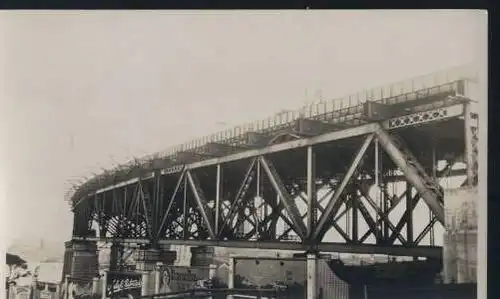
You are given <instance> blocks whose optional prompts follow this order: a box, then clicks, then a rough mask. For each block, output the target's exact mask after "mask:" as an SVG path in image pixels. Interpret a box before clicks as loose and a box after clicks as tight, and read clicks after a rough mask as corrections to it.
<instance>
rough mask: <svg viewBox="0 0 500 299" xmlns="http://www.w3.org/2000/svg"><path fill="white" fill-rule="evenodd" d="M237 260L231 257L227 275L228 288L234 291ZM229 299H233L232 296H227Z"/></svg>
mask: <svg viewBox="0 0 500 299" xmlns="http://www.w3.org/2000/svg"><path fill="white" fill-rule="evenodd" d="M235 266H236V265H235V260H234V257H232V256H230V257H229V265H228V273H227V276H228V277H227V288H228V289H234V276H235V273H234V272H235ZM227 298H228V299H233V296H232V295H229V296H227Z"/></svg>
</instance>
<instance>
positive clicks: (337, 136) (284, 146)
mask: <svg viewBox="0 0 500 299" xmlns="http://www.w3.org/2000/svg"><path fill="white" fill-rule="evenodd" d="M377 128H378V124H376V123H373V124H367V125H362V126H359V127H355V128H350V129H345V130H342V131H336V132H330V133H326V134H323V135H320V136H315V137H311V138H307V139H305V138H304V139H298V140H293V141H288V142H284V143H280V144H276V145H271V146H268V147H265V148H261V149H254V150H249V151H245V152H242V153H237V154H233V155H229V156H226V157H222V158H214V159H209V160H205V161H200V162H194V163H191V164H189V165H187V166H186V167H187V168H188V169H195V168H201V167H206V166H211V165H216V164H219V163H227V162H233V161H237V160H243V159H248V158H253V157H257V156H262V155H268V154H272V153H276V152H282V151H286V150H291V149H295V148H301V147H306V146H310V145H315V144H320V143H326V142H330V141H334V140H341V139H347V138H351V137H356V136H362V135H366V134H369V133H374V132H375V131H376V130H377ZM163 173H170V171H169V169H165V170H163V171H162V174H163Z"/></svg>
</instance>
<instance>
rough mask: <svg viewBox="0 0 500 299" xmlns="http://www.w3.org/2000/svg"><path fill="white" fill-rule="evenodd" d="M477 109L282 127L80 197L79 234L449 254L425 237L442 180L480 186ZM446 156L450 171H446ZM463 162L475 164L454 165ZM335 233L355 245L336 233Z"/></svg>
mask: <svg viewBox="0 0 500 299" xmlns="http://www.w3.org/2000/svg"><path fill="white" fill-rule="evenodd" d="M446 103H448V104H446ZM468 105H470V104H469V101H467V100H466V99H463V98H461V97H453V98H450V97H449V96H447V97H445V98H444V99H440V100H434V101H426V102H423V104H420V105H415V106H410V107H408V106H405V107H402V108H401V109H405V111H410V113H405V114H403V115H401V116H397V117H393V118H388V119H385V120H379V119H373V118H372V119H370V118H368V117H367V118H365V124H362V125H357V126H354V127H347V128H345V129H337V130H328V131H326V132H319V133H317V134H316V135H314V136H310V135H306V134H302V135H301V134H300V132H299V134H297V132H296V131H294V132H293V134H292V133H283V132H281V133H280V134H279V136H278V135H277V137H275V138H270V139H269V140H271V143H270V144H268V146H267V147H264V148H259V149H245V150H239V149H237V150H235V151H234V152H233V153H232V154H228V155H225V156H222V157H219V156H217V155H214V156H215V157H214V158H211V159H204V160H201V161H196V160H195V162H192V163H186V164H183V165H181V166H180V167H177V168H175V169H176V170H175V171H174V170H172V169H163V170H161V169H159V170H157V171H155V172H154V173H152V174H147V176H146V177H139V178H137V179H136V180H134V181H131V182H128V183H126V184H123V183H122V184H117V185H115V186H113V187H112V188H109V189H108V190H103V191H101V192H96V193H94V194H92V195H90V196H87V197H84V198H83V199H82V200H80V201H79V202H78V204H77V205H75V207H74V214H75V217H74V218H75V221H74V228H73V236H74V238H75V239H78V238H86V239H89V240H108V241H110V242H111V241H113V242H115V243H116V242H122V243H126V242H132V243H147V244H149V245H150V246H162V245H168V244H185V245H208V246H234V247H248V248H252V247H258V248H275V249H293V250H320V251H337V252H352V253H384V254H393V255H408V256H412V255H413V256H416V255H418V256H433V257H439V256H440V254H441V253H440V248H439V247H436V246H429V245H425V246H424V245H421V242H422V240H423V239H424V237H426V236H427V235H429V234H431V232H432V231H433V226H434V225H435V224H436V223H438V222H440V223H443V221H444V207H443V189H442V187H441V186H440V183H439V182H440V179H441V178H444V177H447V176H450V175H454V176H456V175H465V176H466V177H469V178H470V177H472V180H467V181H466V182H470V184H471V185H474V184H476V183H477V134H476V133H475V132H477V122H476V123H474V120H475V119H476V120H477V115H474V114H473V113H471V112H469V108H468ZM383 108H384V107H382V108H380V109H383ZM370 109H378V108H377V107H371V108H370ZM464 111H466V112H467V113H468V114H467V113H464ZM473 123H474V124H473ZM310 125H311V124H310ZM464 128H465V129H464ZM467 128H469V129H467ZM439 161H441V162H442V161H446V163H445V164H446V166H445V167H444V168H442V169H438V162H439ZM459 162H466V163H467V164H468V165H472V167H467V169H466V170H454V169H452V166H453V165H455V164H456V163H459ZM396 182H399V183H401V182H406V186H405V188H404V190H398V191H399V192H396V191H395V190H394V185H395V183H396ZM374 185H376V190H378V191H376V192H375V193H377V196H375V195H374V194H373V192H372V191H370V189H372V188H373V186H374ZM391 186H392V187H391ZM391 189H392V190H391ZM374 197H377V198H379V199H377V198H374ZM420 200H422V201H423V202H425V204H426V205H427V206H428V208H429V210H430V212H431V215H432V216H431V218H430V219H429V223H428V225H427V226H425V228H424V229H423V230H422V231H415V228H414V219H413V213H412V211H413V209H414V208H415V207H416V205H417V203H418V202H419V201H420ZM403 203H406V205H404V209H405V211H404V213H403V215H402V216H401V217H400V218H399V219H396V220H394V219H393V218H394V216H393V215H394V213H393V212H394V211H395V210H396V208H397V207H401V205H403ZM300 207H302V208H300ZM344 222H346V223H344ZM361 222H364V224H365V226H366V227H367V230H366V231H363V230H362V229H361V225H360V223H361ZM279 223H282V225H281V226H283V227H281V226H280V225H279ZM332 230H333V231H335V232H336V233H337V234H338V235H340V236H341V237H342V239H343V240H344V241H343V242H329V241H328V240H326V239H325V236H326V235H328V233H329V232H330V231H332ZM370 238H372V239H374V241H373V242H372V243H369V242H368V239H370Z"/></svg>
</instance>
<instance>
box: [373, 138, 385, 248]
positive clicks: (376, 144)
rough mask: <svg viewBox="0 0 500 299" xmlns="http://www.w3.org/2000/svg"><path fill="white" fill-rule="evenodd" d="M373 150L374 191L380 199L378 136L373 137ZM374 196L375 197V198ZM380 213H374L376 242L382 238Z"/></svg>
mask: <svg viewBox="0 0 500 299" xmlns="http://www.w3.org/2000/svg"><path fill="white" fill-rule="evenodd" d="M373 142H374V150H375V153H374V155H375V192H377V193H378V195H379V196H377V197H378V200H379V201H380V200H381V197H380V179H379V175H380V169H379V167H380V162H379V156H380V154H379V142H378V138H375V139H374V141H373ZM377 197H376V198H377ZM378 205H379V207H380V202H379V203H378ZM380 218H381V217H380V215H379V214H378V213H375V223H377V233H376V236H375V238H376V239H377V242H379V241H380V240H382V228H383V225H384V224H383V221H380V220H381V219H380Z"/></svg>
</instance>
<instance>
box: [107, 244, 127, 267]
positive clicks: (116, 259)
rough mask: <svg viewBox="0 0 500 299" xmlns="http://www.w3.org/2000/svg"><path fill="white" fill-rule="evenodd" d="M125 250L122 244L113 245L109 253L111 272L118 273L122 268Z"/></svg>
mask: <svg viewBox="0 0 500 299" xmlns="http://www.w3.org/2000/svg"><path fill="white" fill-rule="evenodd" d="M123 248H124V247H123V245H122V244H119V243H113V244H111V247H110V252H109V269H110V270H111V271H116V270H118V268H119V267H120V266H121V264H122V258H123Z"/></svg>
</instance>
